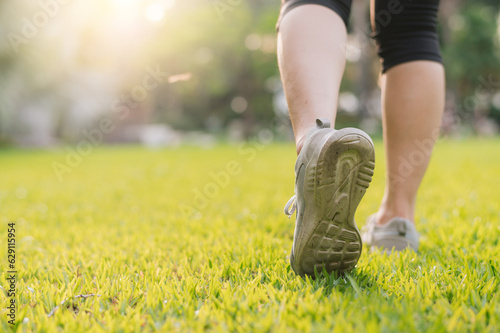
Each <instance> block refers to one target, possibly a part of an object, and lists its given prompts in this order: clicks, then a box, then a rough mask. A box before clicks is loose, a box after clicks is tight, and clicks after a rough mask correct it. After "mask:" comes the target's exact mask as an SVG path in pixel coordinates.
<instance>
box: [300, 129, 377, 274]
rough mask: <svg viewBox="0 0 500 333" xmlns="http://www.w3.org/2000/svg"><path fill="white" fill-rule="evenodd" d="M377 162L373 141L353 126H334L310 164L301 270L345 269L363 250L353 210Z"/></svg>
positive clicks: (306, 183) (307, 179) (311, 272)
mask: <svg viewBox="0 0 500 333" xmlns="http://www.w3.org/2000/svg"><path fill="white" fill-rule="evenodd" d="M374 168H375V152H374V147H373V142H372V140H371V139H370V137H369V136H368V135H367V134H366V133H364V132H363V131H361V130H358V129H354V128H345V129H341V130H339V131H335V132H332V134H331V135H330V136H329V137H328V139H327V140H326V141H325V143H324V144H323V145H322V147H321V149H320V152H319V154H318V155H317V158H316V160H315V159H314V158H313V159H312V161H311V162H310V163H309V164H308V165H307V167H306V170H305V172H306V175H305V179H304V191H305V193H307V194H309V195H308V196H307V198H306V208H305V212H304V216H303V221H302V224H303V226H304V227H303V228H302V229H303V230H304V233H303V234H302V235H301V237H300V238H301V239H302V241H301V242H300V243H301V245H302V246H300V248H298V249H297V251H296V252H295V255H294V257H295V258H294V260H293V261H294V263H293V264H292V267H293V268H294V270H295V271H296V272H297V273H298V274H299V275H305V274H307V275H314V274H315V270H316V271H317V272H322V271H323V269H325V270H326V271H327V272H328V273H331V272H334V271H335V272H338V273H340V274H341V273H344V272H345V271H348V270H350V269H352V268H354V266H355V265H356V263H357V262H358V259H359V257H360V256H361V250H362V241H361V236H360V232H359V229H358V227H357V225H356V223H355V221H354V213H355V212H356V209H357V207H358V205H359V203H360V201H361V199H362V198H363V196H364V194H365V192H366V189H367V188H368V187H369V185H370V182H371V180H372V176H373V170H374ZM307 199H309V200H307ZM310 207H312V209H309V208H310Z"/></svg>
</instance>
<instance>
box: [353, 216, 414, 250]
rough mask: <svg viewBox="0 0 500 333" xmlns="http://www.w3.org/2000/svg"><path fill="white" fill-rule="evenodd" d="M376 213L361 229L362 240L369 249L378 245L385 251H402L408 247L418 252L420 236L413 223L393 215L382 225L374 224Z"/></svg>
mask: <svg viewBox="0 0 500 333" xmlns="http://www.w3.org/2000/svg"><path fill="white" fill-rule="evenodd" d="M376 216H377V215H376V214H373V215H371V216H370V217H369V218H368V222H367V223H366V225H365V226H364V227H363V228H362V229H361V231H362V238H363V242H364V243H365V245H366V246H369V247H370V249H371V250H373V249H375V248H377V247H379V248H382V249H383V250H384V251H385V252H391V251H392V250H395V251H403V250H405V249H406V248H410V249H412V250H413V251H415V252H418V243H419V242H418V239H419V237H420V235H419V233H418V232H417V229H415V226H414V225H413V223H412V222H411V221H409V220H406V219H404V218H402V217H395V218H393V219H391V220H390V221H389V222H387V223H386V224H384V225H381V226H379V225H377V224H376Z"/></svg>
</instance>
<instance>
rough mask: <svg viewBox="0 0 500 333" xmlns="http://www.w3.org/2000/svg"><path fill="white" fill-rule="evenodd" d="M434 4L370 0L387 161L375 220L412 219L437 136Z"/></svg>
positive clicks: (440, 90) (439, 86)
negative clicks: (380, 67)
mask: <svg viewBox="0 0 500 333" xmlns="http://www.w3.org/2000/svg"><path fill="white" fill-rule="evenodd" d="M396 5H397V6H396ZM438 7H439V0H421V1H418V2H415V1H410V0H399V1H397V2H394V1H393V0H372V6H371V8H372V25H373V27H374V30H375V38H376V40H377V43H378V46H379V49H378V54H379V55H380V57H381V59H382V64H383V72H384V74H383V76H382V115H383V125H384V144H385V151H386V163H387V171H386V187H385V194H384V198H383V200H382V203H381V206H380V209H379V211H378V214H377V223H378V224H385V223H387V222H388V221H389V220H391V219H392V218H394V217H402V218H405V219H407V220H410V221H412V222H413V221H414V215H415V203H416V198H417V190H418V188H419V186H420V183H421V181H422V178H423V176H424V174H425V171H426V169H427V165H428V163H429V159H430V156H431V153H432V149H433V146H434V143H435V141H436V139H437V137H438V135H439V128H440V124H441V117H442V113H443V108H444V95H445V82H444V69H443V66H442V64H441V63H440V61H441V56H440V51H439V45H438V39H437V33H436V21H437V11H438Z"/></svg>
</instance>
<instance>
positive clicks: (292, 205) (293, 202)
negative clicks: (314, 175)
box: [285, 195, 297, 218]
mask: <svg viewBox="0 0 500 333" xmlns="http://www.w3.org/2000/svg"><path fill="white" fill-rule="evenodd" d="M296 209H297V196H296V195H294V196H293V197H291V198H290V200H288V202H287V203H286V205H285V214H286V215H287V216H288V218H290V217H292V215H293V213H295V210H296Z"/></svg>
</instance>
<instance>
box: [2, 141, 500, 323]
mask: <svg viewBox="0 0 500 333" xmlns="http://www.w3.org/2000/svg"><path fill="white" fill-rule="evenodd" d="M376 146H377V165H376V168H375V177H374V180H373V183H372V185H371V187H370V189H369V190H368V191H367V194H366V196H365V198H364V200H363V201H362V202H361V205H360V208H359V209H358V211H357V213H356V219H357V221H358V224H359V226H360V227H361V226H362V225H364V223H365V219H366V217H367V216H368V215H370V214H372V213H374V212H375V211H376V209H377V205H378V203H379V202H380V199H381V196H382V193H383V186H384V156H383V150H382V144H381V142H377V143H376ZM65 159H66V152H65V151H64V150H61V151H49V152H38V151H22V150H3V151H0V211H1V215H0V222H1V227H0V252H1V255H0V258H1V259H0V260H1V261H0V272H1V277H0V286H1V287H2V288H1V289H2V291H0V308H1V310H0V331H5V332H9V331H11V330H12V331H15V330H16V329H17V331H18V332H58V331H66V332H131V331H141V332H142V331H164V332H170V331H178V332H185V331H202V330H212V331H231V332H252V331H253V332H266V331H278V332H281V331H290V332H330V331H332V330H334V331H338V332H351V331H356V332H483V331H485V332H499V331H500V292H499V289H500V263H499V261H500V140H498V139H489V140H481V139H473V140H466V141H441V142H440V143H439V144H438V146H437V148H436V154H435V155H434V157H433V160H432V162H431V166H430V169H429V173H428V174H427V176H426V178H425V181H424V184H423V187H422V189H421V191H420V198H419V202H418V212H417V223H418V230H419V231H420V232H421V234H422V238H421V252H420V253H419V254H418V255H416V254H414V253H411V252H404V253H402V254H401V255H399V256H398V255H390V256H387V255H385V254H380V253H377V252H375V253H368V251H367V250H366V249H364V251H363V254H362V257H361V259H360V261H359V263H358V265H357V267H356V269H355V270H354V271H352V272H351V273H350V274H349V275H347V276H346V277H344V278H339V279H336V278H335V277H334V276H331V277H329V278H326V279H318V280H311V279H306V280H304V279H302V278H300V277H297V276H295V274H294V273H293V272H292V271H291V268H290V265H289V262H288V256H289V253H290V249H291V245H292V236H293V229H294V220H293V219H290V220H289V219H288V218H287V217H286V216H285V215H284V214H283V213H282V208H283V206H284V204H285V203H286V201H287V200H288V199H289V198H290V196H291V195H292V194H293V188H294V184H293V182H294V174H293V172H294V171H293V165H294V162H295V156H294V147H293V146H292V145H290V144H286V145H285V144H273V145H269V146H265V147H264V146H260V145H252V144H247V145H245V146H242V147H240V148H239V149H238V148H235V147H229V146H221V147H217V148H215V149H213V150H203V149H198V148H189V147H184V148H179V149H168V150H147V149H144V148H137V147H125V148H122V147H101V148H96V149H94V151H93V152H92V153H91V154H90V155H88V156H85V157H83V159H82V161H80V162H81V165H79V166H76V164H73V166H67V165H66V167H65V168H64V167H62V165H63V164H66V161H65ZM70 162H73V163H76V161H71V160H70ZM54 163H59V164H55V165H56V166H57V167H58V173H56V172H55V171H54ZM215 179H216V180H217V182H216V181H215ZM12 222H15V230H16V231H15V237H16V263H15V269H16V271H17V276H16V278H17V285H16V296H15V300H16V306H17V309H16V324H15V325H14V326H12V325H10V324H8V320H10V318H9V317H7V315H8V314H9V311H8V310H7V309H6V308H7V306H8V305H9V304H10V299H11V298H10V297H8V296H7V293H8V289H9V283H8V282H7V281H6V279H7V277H8V276H9V275H8V274H7V273H6V271H8V270H9V268H8V263H7V236H8V232H7V230H8V224H9V223H12ZM80 295H85V297H82V296H80Z"/></svg>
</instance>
